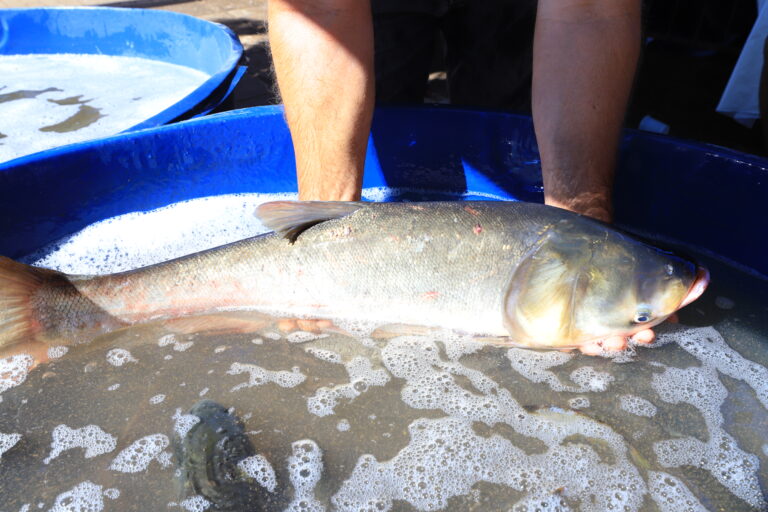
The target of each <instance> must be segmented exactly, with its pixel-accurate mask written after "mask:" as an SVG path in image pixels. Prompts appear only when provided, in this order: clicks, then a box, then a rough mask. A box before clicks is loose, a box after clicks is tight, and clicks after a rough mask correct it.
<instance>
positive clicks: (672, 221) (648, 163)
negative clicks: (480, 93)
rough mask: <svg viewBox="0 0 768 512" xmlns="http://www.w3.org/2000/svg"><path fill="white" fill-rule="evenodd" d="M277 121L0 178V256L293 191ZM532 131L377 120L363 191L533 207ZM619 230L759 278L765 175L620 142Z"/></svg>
mask: <svg viewBox="0 0 768 512" xmlns="http://www.w3.org/2000/svg"><path fill="white" fill-rule="evenodd" d="M294 172H295V171H294V158H293V150H292V146H291V140H290V135H289V133H288V130H287V128H286V125H285V122H284V119H283V115H282V109H281V108H279V107H257V108H253V109H247V110H240V111H234V112H227V113H224V114H219V115H214V116H209V117H205V118H201V119H194V120H190V121H185V122H182V123H178V124H174V125H171V126H164V127H159V128H155V129H150V130H143V131H139V132H134V133H127V134H122V135H118V136H115V137H111V138H108V139H102V140H98V141H93V142H87V143H82V144H77V145H72V146H68V147H66V148H61V149H57V150H51V151H48V152H46V154H41V155H40V156H38V157H37V158H28V159H26V161H24V162H22V163H16V164H14V165H7V164H6V165H0V254H4V255H7V256H10V257H20V256H23V255H26V254H28V253H30V252H32V251H34V250H35V249H38V248H40V247H41V246H43V245H45V244H47V243H49V242H51V241H54V240H57V239H59V238H61V237H63V236H65V235H67V234H70V233H73V232H75V231H78V230H80V229H81V228H83V227H85V226H87V225H88V224H91V223H93V222H96V221H99V220H103V219H105V218H109V217H113V216H116V215H120V214H124V213H127V212H132V211H142V210H150V209H154V208H158V207H160V206H164V205H167V204H170V203H173V202H176V201H181V200H186V199H190V198H196V197H203V196H211V195H218V194H227V193H235V192H286V191H294V190H295V189H296V179H295V174H294ZM539 175H540V170H539V160H538V152H537V147H536V143H535V138H534V134H533V129H532V123H531V119H530V118H529V117H525V116H519V115H514V114H509V113H498V112H484V111H475V110H462V109H453V108H426V107H425V108H386V109H380V110H378V111H377V112H376V114H375V118H374V123H373V130H372V136H371V140H370V143H369V148H368V159H367V162H366V172H365V180H364V186H365V187H395V188H398V189H400V196H401V197H404V198H407V197H414V196H416V195H418V196H421V197H424V194H423V193H420V192H418V191H419V190H421V191H422V192H423V191H426V192H428V194H427V195H429V194H431V195H433V196H436V197H437V196H440V195H443V194H460V195H462V197H468V196H469V197H475V198H477V196H480V198H489V199H520V200H526V201H541V200H542V191H541V182H540V176H539ZM615 192H616V193H615V205H616V220H617V222H618V223H619V224H621V225H624V226H626V227H628V228H629V229H631V230H635V231H639V232H644V233H650V234H652V235H653V236H656V237H661V238H666V239H670V240H672V241H677V242H682V243H684V244H688V245H692V246H695V247H697V248H699V249H703V250H705V251H709V252H711V253H714V254H716V255H719V256H720V257H723V258H727V259H729V260H731V261H734V262H736V263H739V264H741V265H744V266H746V267H749V268H751V269H752V270H754V271H756V272H758V273H760V274H763V275H768V257H766V254H768V162H767V161H766V160H763V159H759V158H757V157H753V156H749V155H745V154H740V153H736V152H733V151H729V150H727V149H723V148H719V147H714V146H707V145H701V144H694V143H690V142H684V141H681V140H676V139H672V138H669V137H662V136H656V135H648V134H644V133H638V132H630V133H627V134H626V136H625V138H624V142H623V146H622V152H621V158H620V161H619V166H618V174H617V183H616V191H615Z"/></svg>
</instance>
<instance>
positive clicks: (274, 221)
mask: <svg viewBox="0 0 768 512" xmlns="http://www.w3.org/2000/svg"><path fill="white" fill-rule="evenodd" d="M366 204H368V203H364V202H362V201H272V202H269V203H264V204H262V205H259V207H258V208H256V217H258V218H259V220H260V221H261V222H262V223H263V224H264V225H265V226H266V227H268V228H269V229H271V230H272V231H274V232H276V233H280V234H282V235H285V237H286V238H288V239H289V240H291V242H295V241H296V239H297V238H298V237H299V235H300V234H301V233H302V232H304V231H306V230H307V229H309V228H311V227H312V226H314V225H316V224H320V223H321V222H325V221H327V220H332V219H340V218H342V217H346V216H347V215H351V214H353V213H354V212H356V211H357V210H359V209H360V208H362V207H364V205H366Z"/></svg>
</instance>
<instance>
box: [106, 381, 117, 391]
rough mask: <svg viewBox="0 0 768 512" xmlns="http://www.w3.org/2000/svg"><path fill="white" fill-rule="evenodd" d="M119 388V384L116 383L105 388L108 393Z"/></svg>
mask: <svg viewBox="0 0 768 512" xmlns="http://www.w3.org/2000/svg"><path fill="white" fill-rule="evenodd" d="M118 388H120V383H119V382H116V383H115V384H112V385H111V386H109V387H108V388H107V390H108V391H115V390H116V389H118Z"/></svg>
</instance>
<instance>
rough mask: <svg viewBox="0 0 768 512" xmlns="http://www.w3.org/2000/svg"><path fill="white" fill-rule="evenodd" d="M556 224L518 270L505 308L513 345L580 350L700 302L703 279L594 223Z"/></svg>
mask: <svg viewBox="0 0 768 512" xmlns="http://www.w3.org/2000/svg"><path fill="white" fill-rule="evenodd" d="M584 220H585V219H579V220H578V221H574V220H573V219H568V220H564V221H560V222H558V223H555V224H554V225H553V226H552V227H551V228H550V229H548V230H547V232H546V233H545V234H544V235H543V236H542V237H541V238H540V239H539V241H538V242H537V244H536V245H535V246H534V247H533V248H532V249H531V250H530V251H529V253H528V254H527V255H526V256H525V257H524V259H523V260H522V262H521V263H520V265H518V266H517V268H516V270H515V272H514V274H513V277H512V279H511V281H510V285H509V288H508V290H507V294H506V299H505V302H504V323H505V326H506V328H507V330H508V332H509V334H510V336H511V338H512V340H513V341H514V342H516V343H520V344H523V345H529V346H535V347H562V348H565V347H578V346H581V345H584V344H586V343H589V342H592V341H595V340H600V339H604V338H607V337H610V336H617V335H619V336H631V335H632V334H634V333H636V332H638V331H642V330H645V329H648V328H650V327H653V326H654V325H657V324H659V323H661V322H663V321H664V320H665V319H666V318H668V317H669V316H670V315H671V314H672V313H674V312H675V311H677V310H678V309H680V308H681V307H683V306H685V305H686V304H689V303H690V302H693V301H694V300H695V299H696V298H698V297H699V296H700V295H701V294H702V293H703V292H704V289H705V288H706V286H707V283H708V282H709V274H708V272H707V271H706V270H705V269H703V268H701V267H699V266H697V265H696V264H695V263H694V262H693V261H692V260H690V259H688V258H686V257H683V256H679V255H677V254H674V253H673V252H671V251H667V250H663V249H660V248H657V247H655V246H653V245H650V244H647V243H645V242H642V241H640V240H638V239H636V238H633V237H631V236H629V235H626V234H624V233H621V232H619V231H617V230H615V229H613V228H611V227H609V226H607V225H604V224H602V223H598V222H592V221H588V222H584Z"/></svg>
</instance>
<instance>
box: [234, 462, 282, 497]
mask: <svg viewBox="0 0 768 512" xmlns="http://www.w3.org/2000/svg"><path fill="white" fill-rule="evenodd" d="M237 467H238V468H240V469H241V470H242V471H243V472H244V473H245V474H246V475H248V476H249V477H251V478H253V479H254V480H256V481H257V482H258V483H259V485H260V486H262V487H264V488H265V489H266V490H268V491H269V492H275V488H276V487H277V477H276V476H275V470H274V469H272V465H271V464H270V463H269V461H268V460H267V459H266V457H264V456H263V455H260V454H258V455H252V456H250V457H246V458H245V459H243V460H241V461H240V462H238V463H237Z"/></svg>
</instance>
